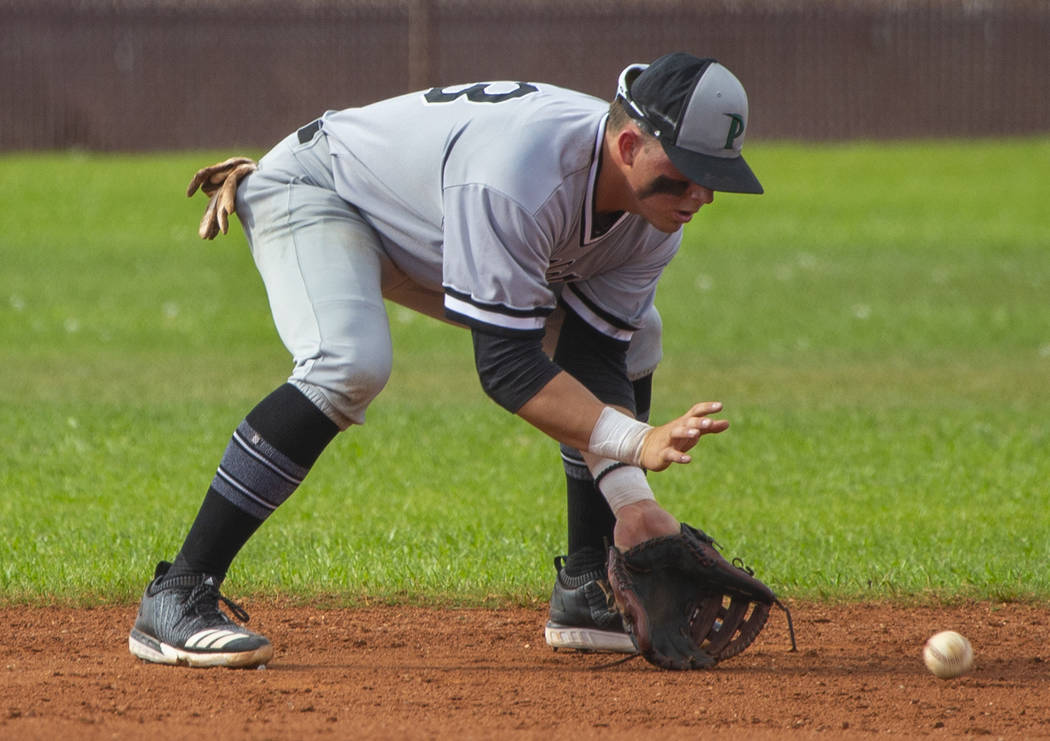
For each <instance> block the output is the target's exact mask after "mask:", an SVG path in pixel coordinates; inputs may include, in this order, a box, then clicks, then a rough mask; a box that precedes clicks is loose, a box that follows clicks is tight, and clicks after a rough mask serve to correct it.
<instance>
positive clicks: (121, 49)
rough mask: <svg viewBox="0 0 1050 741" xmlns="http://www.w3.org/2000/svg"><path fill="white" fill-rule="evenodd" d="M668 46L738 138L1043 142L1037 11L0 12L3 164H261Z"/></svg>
mask: <svg viewBox="0 0 1050 741" xmlns="http://www.w3.org/2000/svg"><path fill="white" fill-rule="evenodd" d="M674 50H686V51H691V52H693V53H696V54H699V55H702V56H714V57H717V58H718V59H719V60H721V61H722V62H723V63H725V64H726V65H727V66H728V67H729V68H730V69H731V70H733V71H734V72H735V73H736V75H737V76H738V77H740V79H741V80H742V81H743V83H744V86H745V87H746V88H747V90H748V95H749V98H750V102H751V117H752V121H751V129H750V132H749V133H750V135H751V137H752V139H758V138H765V139H798V140H806V141H815V140H829V139H854V138H919V137H940V136H1003V135H1014V134H1028V133H1036V132H1047V131H1050V1H1048V0H1016V1H1012V0H950V1H949V0H835V1H833V0H688V1H687V0H637V1H634V2H624V1H617V2H611V1H610V2H598V1H596V0H560V1H559V0H484V1H483V0H475V1H474V2H466V1H465V0H388V1H386V2H383V1H380V0H373V1H371V2H369V1H368V0H338V1H337V0H312V1H311V0H306V1H301V2H295V0H284V1H283V2H275V1H274V0H0V101H2V105H0V150H24V149H61V148H68V147H79V148H85V149H92V150H132V151H134V150H153V149H182V148H198V147H232V146H238V147H251V148H264V147H268V146H269V145H271V144H273V143H274V142H276V141H277V140H278V139H279V138H281V137H282V136H284V135H285V134H286V133H288V132H290V131H291V130H292V129H294V128H295V127H297V126H299V125H301V124H303V123H305V122H307V121H309V120H311V119H312V118H313V117H315V116H316V115H317V114H318V113H320V112H322V111H324V110H325V109H329V108H343V107H346V106H353V105H361V104H364V103H367V102H370V101H372V100H376V99H379V98H383V97H387V96H390V95H394V94H397V93H401V92H405V91H408V90H414V89H420V88H424V87H429V86H432V85H442V84H450V83H456V82H469V81H476V80H485V79H508V78H509V79H523V80H542V81H546V82H553V83H557V84H561V85H565V86H568V87H574V88H577V89H580V90H584V91H587V92H590V93H593V94H595V95H598V96H600V97H603V98H608V97H609V96H611V95H612V94H613V92H614V91H615V84H616V76H617V74H618V72H619V70H620V69H621V68H622V67H623V66H625V65H626V64H628V63H630V62H637V61H650V60H651V59H652V58H654V57H656V56H658V55H660V54H662V53H664V52H667V51H674Z"/></svg>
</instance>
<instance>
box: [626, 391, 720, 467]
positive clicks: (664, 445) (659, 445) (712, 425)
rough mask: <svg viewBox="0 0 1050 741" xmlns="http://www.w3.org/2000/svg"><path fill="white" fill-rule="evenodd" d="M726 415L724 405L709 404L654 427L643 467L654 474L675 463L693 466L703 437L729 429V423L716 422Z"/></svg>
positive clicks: (646, 444) (647, 443)
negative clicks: (715, 416)
mask: <svg viewBox="0 0 1050 741" xmlns="http://www.w3.org/2000/svg"><path fill="white" fill-rule="evenodd" d="M720 411H722V403H721V402H718V401H705V402H701V403H699V404H694V405H693V406H692V407H691V408H690V409H689V411H688V412H686V413H685V414H683V415H682V416H681V417H678V418H677V419H673V420H671V421H670V422H668V423H667V424H664V425H661V426H659V427H654V428H653V429H652V431H651V432H650V433H649V437H648V439H647V440H646V442H645V448H646V449H645V450H644V451H643V464H644V465H645V467H646V468H648V469H649V470H651V471H662V470H664V469H665V468H667V467H668V466H670V465H671V464H672V463H682V464H685V463H690V462H691V461H692V460H693V459H692V456H690V455H689V452H688V451H689V450H691V449H692V447H693V446H694V445H696V444H697V442H699V441H700V438H701V437H702V436H703V435H713V434H717V433H719V432H723V431H725V430H726V429H728V428H729V421H728V420H725V419H712V418H711V417H710V416H708V415H711V414H717V413H718V412H720Z"/></svg>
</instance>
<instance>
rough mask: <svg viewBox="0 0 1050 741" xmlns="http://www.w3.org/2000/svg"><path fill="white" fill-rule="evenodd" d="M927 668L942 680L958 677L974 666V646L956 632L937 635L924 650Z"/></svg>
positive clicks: (951, 631) (948, 631)
mask: <svg viewBox="0 0 1050 741" xmlns="http://www.w3.org/2000/svg"><path fill="white" fill-rule="evenodd" d="M922 658H923V661H925V662H926V668H927V669H929V670H930V671H931V672H933V674H934V675H935V676H938V677H940V678H941V679H951V678H952V677H958V676H959V675H960V674H963V673H965V672H967V671H969V670H970V667H972V666H973V646H971V645H970V642H969V641H968V640H966V637H965V636H962V635H960V634H958V633H956V632H955V631H954V630H944V631H941V632H940V633H935V634H934V635H932V636H930V639H929V640H928V641H926V645H925V646H924V647H923V649H922Z"/></svg>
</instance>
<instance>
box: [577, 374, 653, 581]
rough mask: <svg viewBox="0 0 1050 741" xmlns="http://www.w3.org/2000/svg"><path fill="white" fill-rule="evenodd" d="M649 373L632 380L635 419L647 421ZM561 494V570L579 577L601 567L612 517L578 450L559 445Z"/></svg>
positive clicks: (650, 400)
mask: <svg viewBox="0 0 1050 741" xmlns="http://www.w3.org/2000/svg"><path fill="white" fill-rule="evenodd" d="M652 383H653V377H652V374H650V375H647V376H644V377H642V378H639V379H638V380H637V381H634V383H633V386H634V400H635V406H636V407H637V408H638V410H639V412H638V419H640V420H642V421H647V420H648V419H649V408H650V405H651V402H652ZM562 463H563V465H564V467H565V491H566V498H567V503H568V526H569V555H568V557H567V558H566V560H565V571H566V573H567V574H568V575H569V576H581V575H583V574H585V573H587V572H588V571H593V570H594V569H595V568H599V567H602V566H604V564H605V550H606V548H608V547H609V546H610V545H612V540H613V527H614V526H615V525H616V517H615V516H614V515H613V513H612V510H611V509H609V504H608V502H606V501H605V497H604V496H603V495H602V493H601V491H600V490H599V489H598V487H597V486H596V485H595V483H594V478H593V477H592V476H591V472H590V471H589V470H587V466H586V464H585V463H584V462H583V458H582V457H581V456H580V453H579V451H577V450H574V449H572V448H569V447H567V446H564V445H563V446H562Z"/></svg>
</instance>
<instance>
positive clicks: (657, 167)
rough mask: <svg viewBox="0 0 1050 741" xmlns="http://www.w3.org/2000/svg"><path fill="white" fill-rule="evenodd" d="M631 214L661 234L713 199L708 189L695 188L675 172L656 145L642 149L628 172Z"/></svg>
mask: <svg viewBox="0 0 1050 741" xmlns="http://www.w3.org/2000/svg"><path fill="white" fill-rule="evenodd" d="M631 175H632V176H631V178H630V180H631V183H632V186H633V189H634V196H635V208H634V209H632V211H634V212H635V213H637V214H638V215H640V216H642V217H643V218H644V219H645V220H646V221H648V222H649V223H650V224H651V225H652V226H653V227H655V228H656V229H659V230H660V231H662V232H668V233H670V232H675V231H678V230H679V229H681V228H682V225H683V224H686V223H688V222H689V220H690V219H692V218H693V214H695V213H696V212H697V211H699V210H700V208H701V207H702V206H704V205H706V204H708V203H711V202H712V201H714V199H715V193H714V191H713V190H711V189H710V188H705V187H704V186H702V185H697V184H696V183H694V182H693V181H691V180H689V179H688V178H686V177H685V176H684V175H683V174H682V173H681V172H679V171H678V168H676V167H675V166H674V165H673V164H671V160H670V159H668V157H667V154H666V153H665V152H664V150H663V148H662V147H661V146H660V145H659V143H656V142H650V143H648V144H647V145H646V146H644V147H643V149H642V151H640V152H639V153H638V156H637V157H636V159H635V162H634V167H633V168H632V173H631Z"/></svg>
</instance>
